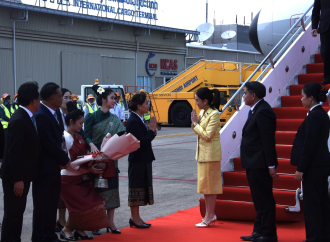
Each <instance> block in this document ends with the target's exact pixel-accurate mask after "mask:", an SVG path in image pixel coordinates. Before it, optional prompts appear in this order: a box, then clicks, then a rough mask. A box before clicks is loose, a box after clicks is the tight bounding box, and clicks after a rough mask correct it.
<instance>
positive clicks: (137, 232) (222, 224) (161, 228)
mask: <svg viewBox="0 0 330 242" xmlns="http://www.w3.org/2000/svg"><path fill="white" fill-rule="evenodd" d="M201 219H202V217H201V216H200V215H199V207H194V208H191V209H187V210H184V211H178V212H177V213H174V214H170V215H168V216H165V217H161V218H156V219H154V220H151V221H148V222H150V223H151V224H152V226H151V227H150V228H149V229H136V228H129V227H128V228H124V229H121V232H122V234H119V235H118V234H111V233H108V234H103V235H100V236H96V237H94V240H93V241H98V242H101V241H102V242H108V241H116V242H117V241H122V242H128V241H134V242H169V241H171V242H204V241H210V242H211V241H221V242H236V241H237V242H240V241H242V240H241V239H240V236H242V235H250V234H251V228H252V226H253V223H252V222H243V221H240V222H237V221H221V220H220V221H216V223H215V225H214V226H211V227H209V228H195V227H194V225H195V224H196V223H198V222H200V221H201ZM277 234H278V238H279V240H278V241H279V242H301V241H303V240H304V239H305V228H304V223H303V222H299V223H278V224H277Z"/></svg>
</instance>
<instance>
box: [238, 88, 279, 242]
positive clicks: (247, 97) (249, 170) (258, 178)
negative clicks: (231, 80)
mask: <svg viewBox="0 0 330 242" xmlns="http://www.w3.org/2000/svg"><path fill="white" fill-rule="evenodd" d="M265 96H266V88H265V86H264V85H263V84H261V83H260V82H249V83H247V84H246V85H245V90H244V96H243V97H244V102H245V104H246V105H248V106H250V107H251V108H250V111H249V115H248V119H247V121H246V123H245V125H244V127H243V132H242V143H241V163H242V167H243V168H245V169H246V176H247V179H248V182H249V186H250V190H251V195H252V200H253V203H254V208H255V210H256V214H257V217H256V219H255V223H254V228H253V233H252V235H250V236H242V237H241V239H242V240H245V241H258V242H277V233H276V225H275V222H276V218H275V213H276V204H275V200H274V196H273V178H277V177H278V174H276V171H275V167H276V166H277V165H278V161H277V153H276V149H275V131H276V116H275V113H274V111H273V109H272V108H271V106H270V105H269V104H268V103H267V102H266V101H265V100H264V99H263V98H264V97H265Z"/></svg>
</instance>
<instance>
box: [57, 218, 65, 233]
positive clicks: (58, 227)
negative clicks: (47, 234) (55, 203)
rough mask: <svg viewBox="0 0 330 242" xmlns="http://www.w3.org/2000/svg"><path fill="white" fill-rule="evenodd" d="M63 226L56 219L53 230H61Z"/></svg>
mask: <svg viewBox="0 0 330 242" xmlns="http://www.w3.org/2000/svg"><path fill="white" fill-rule="evenodd" d="M63 228H64V226H62V225H61V224H60V222H59V221H58V220H57V221H56V228H55V232H61V230H62V229H63Z"/></svg>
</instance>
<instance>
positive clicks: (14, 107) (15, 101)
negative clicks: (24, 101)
mask: <svg viewBox="0 0 330 242" xmlns="http://www.w3.org/2000/svg"><path fill="white" fill-rule="evenodd" d="M17 96H18V94H15V96H14V102H13V105H12V106H13V109H14V110H15V111H16V110H17V109H18V106H19V104H18V102H17Z"/></svg>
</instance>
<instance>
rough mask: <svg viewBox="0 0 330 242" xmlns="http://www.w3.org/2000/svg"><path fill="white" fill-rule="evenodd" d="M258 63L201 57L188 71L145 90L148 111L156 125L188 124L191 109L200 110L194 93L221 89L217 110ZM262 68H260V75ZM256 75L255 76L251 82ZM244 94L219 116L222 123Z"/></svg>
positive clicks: (230, 114)
mask: <svg viewBox="0 0 330 242" xmlns="http://www.w3.org/2000/svg"><path fill="white" fill-rule="evenodd" d="M257 66H258V64H247V63H239V62H228V61H210V60H200V61H199V62H197V63H196V64H194V65H193V66H191V67H190V68H188V69H187V70H185V71H183V72H182V73H180V74H178V75H177V76H175V77H174V78H172V79H171V80H170V81H169V82H167V83H166V84H164V85H162V86H160V87H159V88H157V89H156V90H154V91H153V92H152V93H148V97H149V99H150V100H151V105H152V108H151V114H152V115H155V116H156V118H157V121H158V123H159V124H162V123H168V124H174V126H177V127H187V126H190V124H191V120H190V117H191V111H192V110H193V109H196V111H197V113H199V111H200V110H199V109H198V107H197V106H196V103H195V92H196V91H197V90H198V89H199V88H201V87H208V88H210V89H213V88H216V89H218V90H219V91H220V96H221V105H220V109H221V108H222V107H223V106H224V105H225V104H226V103H227V101H228V100H229V99H230V98H231V97H232V95H233V94H234V93H235V92H236V91H237V89H238V88H239V87H240V85H241V83H243V82H244V81H245V80H247V79H248V78H249V76H250V75H251V74H252V72H253V71H254V70H255V69H256V68H257ZM263 70H264V69H263V68H261V69H260V73H259V75H260V74H261V73H262V71H263ZM259 75H255V76H254V77H253V79H252V81H254V80H255V79H256V78H257V77H258V76H259ZM242 95H243V93H242V94H241V95H240V96H239V97H238V98H237V100H235V101H236V103H232V105H231V106H232V107H231V108H229V109H227V110H226V112H224V113H222V114H221V116H220V121H221V123H222V124H223V125H224V124H225V123H226V122H227V121H228V120H229V119H230V117H231V116H232V115H233V114H234V112H235V111H236V108H237V107H239V106H240V104H241V100H242Z"/></svg>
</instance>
